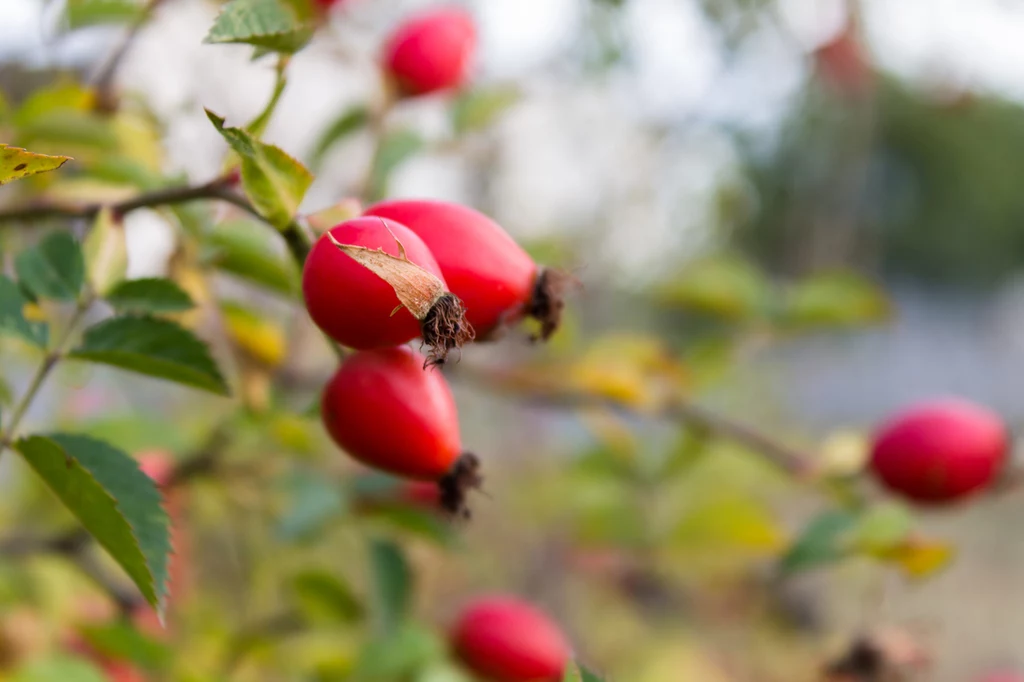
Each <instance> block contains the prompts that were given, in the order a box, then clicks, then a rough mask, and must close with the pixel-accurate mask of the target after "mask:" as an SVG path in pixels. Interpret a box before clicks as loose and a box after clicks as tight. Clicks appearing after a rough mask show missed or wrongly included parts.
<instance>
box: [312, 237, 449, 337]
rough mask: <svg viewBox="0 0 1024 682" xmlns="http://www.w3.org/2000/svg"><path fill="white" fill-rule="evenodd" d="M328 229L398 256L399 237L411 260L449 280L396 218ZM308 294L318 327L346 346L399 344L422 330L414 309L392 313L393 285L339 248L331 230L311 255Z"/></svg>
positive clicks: (352, 241) (395, 304) (395, 303)
mask: <svg viewBox="0 0 1024 682" xmlns="http://www.w3.org/2000/svg"><path fill="white" fill-rule="evenodd" d="M385 223H386V224H387V227H385ZM388 230H390V231H391V234H389V233H388ZM328 233H330V234H331V235H333V236H334V238H335V239H337V240H338V241H339V242H341V243H343V244H352V245H355V246H365V247H367V248H369V249H383V250H384V252H385V253H388V254H391V255H392V256H397V255H398V244H397V243H396V242H395V239H396V238H397V239H398V240H399V241H401V242H402V246H404V247H405V253H406V257H407V258H408V259H409V260H410V261H411V262H413V263H415V264H416V265H419V266H420V267H421V268H423V269H424V270H427V271H429V272H430V273H432V274H433V275H435V276H436V277H437V278H438V279H440V280H442V281H444V276H443V275H442V274H441V268H440V267H439V266H438V264H437V261H436V260H434V256H433V255H431V253H430V250H429V249H428V248H427V245H426V244H424V243H423V241H422V240H421V239H420V238H419V237H417V236H416V235H415V234H413V233H412V232H411V231H410V230H409V229H407V228H406V227H405V226H403V225H400V224H398V223H396V222H394V221H392V220H386V219H385V220H383V221H382V220H381V219H380V218H354V219H352V220H346V221H344V222H342V223H339V224H338V225H335V226H334V227H332V228H331V229H330V230H328ZM302 295H303V297H304V299H305V302H306V310H307V311H308V312H309V316H310V318H312V320H313V322H314V323H315V324H316V326H318V327H319V328H320V329H321V330H323V332H324V333H325V334H327V335H328V336H330V337H331V338H332V339H334V340H335V341H337V342H338V343H340V344H341V345H343V346H348V347H349V348H357V349H367V348H381V347H385V346H397V345H400V344H403V343H406V342H408V341H412V340H413V339H415V338H416V337H417V336H419V335H420V323H419V321H418V320H417V319H416V318H415V317H413V315H412V313H410V312H409V311H408V310H406V309H405V308H401V309H400V310H398V311H397V312H395V314H394V315H392V314H391V313H392V312H393V311H394V310H395V308H397V307H398V305H399V303H398V297H397V296H396V295H395V290H394V289H393V288H391V285H390V284H388V283H387V282H385V281H384V280H382V279H381V278H380V277H378V276H377V275H375V274H374V273H373V272H371V271H370V270H367V269H366V268H365V267H363V266H362V265H360V264H359V263H357V262H356V261H354V260H352V258H350V257H349V256H348V255H346V254H345V253H343V252H342V251H341V250H340V249H338V247H336V246H335V245H334V244H332V243H331V241H330V239H328V238H327V233H325V234H323V235H321V236H320V238H319V239H317V241H316V243H315V244H314V245H313V248H312V249H311V250H310V252H309V256H308V257H307V258H306V264H305V266H304V267H303V270H302Z"/></svg>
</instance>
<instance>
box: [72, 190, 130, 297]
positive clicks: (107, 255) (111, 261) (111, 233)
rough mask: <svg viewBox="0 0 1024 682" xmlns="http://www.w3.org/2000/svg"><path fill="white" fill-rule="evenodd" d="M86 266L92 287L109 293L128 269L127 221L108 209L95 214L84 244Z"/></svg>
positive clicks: (103, 292) (101, 293)
mask: <svg viewBox="0 0 1024 682" xmlns="http://www.w3.org/2000/svg"><path fill="white" fill-rule="evenodd" d="M82 252H83V255H84V257H85V267H86V272H87V273H88V278H89V283H90V284H91V285H92V289H93V291H94V292H96V293H97V294H98V295H100V296H106V295H107V293H109V292H110V290H111V289H113V288H114V287H115V286H116V285H117V284H118V283H119V282H120V281H121V280H123V279H124V277H125V273H126V272H127V271H128V244H127V240H126V239H125V233H124V224H123V223H122V222H121V220H120V219H115V218H114V215H113V212H112V211H111V210H110V209H109V208H106V207H105V208H104V209H103V210H102V211H100V212H99V214H97V216H96V220H95V221H94V222H93V226H92V230H91V231H90V232H89V235H88V236H87V237H86V238H85V242H84V243H83V244H82Z"/></svg>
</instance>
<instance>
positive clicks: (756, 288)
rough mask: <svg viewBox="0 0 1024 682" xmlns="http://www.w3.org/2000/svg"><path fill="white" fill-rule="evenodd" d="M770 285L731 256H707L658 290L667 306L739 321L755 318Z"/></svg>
mask: <svg viewBox="0 0 1024 682" xmlns="http://www.w3.org/2000/svg"><path fill="white" fill-rule="evenodd" d="M770 287H771V284H770V282H769V281H768V280H767V278H765V276H764V275H763V274H762V273H761V272H760V271H758V270H757V268H755V267H754V266H753V265H752V264H751V263H749V262H748V261H746V260H742V259H740V258H737V257H733V256H709V257H707V258H703V259H700V260H697V261H695V262H692V263H689V264H687V265H685V266H683V268H682V272H681V273H680V275H679V277H678V278H676V279H675V281H673V282H670V283H669V284H668V285H666V286H664V287H662V288H661V290H660V291H659V292H658V297H659V299H660V300H661V301H662V302H663V303H664V304H665V305H669V306H678V307H680V308H684V309H687V310H693V311H696V312H701V313H706V314H711V315H717V316H719V317H724V318H728V319H733V320H736V319H742V318H746V317H750V316H752V315H754V314H756V313H757V312H758V311H759V310H760V308H761V307H762V305H763V304H764V301H765V299H766V297H767V295H768V293H769V291H770Z"/></svg>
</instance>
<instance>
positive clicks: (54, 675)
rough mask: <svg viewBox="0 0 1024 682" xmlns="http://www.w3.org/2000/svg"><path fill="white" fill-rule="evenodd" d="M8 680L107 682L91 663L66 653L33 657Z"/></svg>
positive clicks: (24, 681) (26, 681) (27, 681)
mask: <svg viewBox="0 0 1024 682" xmlns="http://www.w3.org/2000/svg"><path fill="white" fill-rule="evenodd" d="M7 679H8V682H107V676H106V675H105V674H104V673H103V672H101V671H100V669H99V668H97V667H96V666H95V665H94V664H93V663H90V662H89V661H86V660H83V659H80V658H71V657H70V656H68V655H66V654H56V655H53V656H49V657H46V658H39V659H33V660H29V661H28V662H26V663H25V664H24V665H23V666H21V667H20V668H18V669H17V670H16V671H15V672H14V673H13V674H12V675H11V676H10V677H9V678H7Z"/></svg>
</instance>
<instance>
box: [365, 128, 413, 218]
mask: <svg viewBox="0 0 1024 682" xmlns="http://www.w3.org/2000/svg"><path fill="white" fill-rule="evenodd" d="M422 148H423V138H421V137H420V136H419V135H417V134H416V133H414V132H412V131H411V130H396V131H395V132H392V133H388V134H387V135H385V136H384V139H383V140H381V143H380V146H379V147H378V148H377V153H376V154H375V155H374V157H373V168H372V169H371V171H370V187H369V191H370V200H371V201H377V200H379V199H382V198H384V196H385V195H387V191H388V180H389V179H390V177H391V173H392V172H393V171H394V170H395V169H396V168H398V166H400V165H401V164H402V162H404V161H406V160H407V159H408V158H409V157H411V156H412V155H413V154H415V153H416V152H418V151H419V150H420V149H422Z"/></svg>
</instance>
